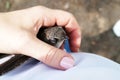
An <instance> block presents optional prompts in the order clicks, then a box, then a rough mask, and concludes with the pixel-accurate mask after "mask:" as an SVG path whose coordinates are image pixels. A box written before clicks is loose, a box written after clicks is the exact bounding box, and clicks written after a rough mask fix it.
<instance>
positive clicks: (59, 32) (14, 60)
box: [0, 25, 69, 75]
mask: <svg viewBox="0 0 120 80" xmlns="http://www.w3.org/2000/svg"><path fill="white" fill-rule="evenodd" d="M36 37H37V38H38V39H40V40H42V41H44V42H45V43H47V44H50V45H52V46H54V47H56V48H60V47H61V46H62V45H63V44H64V42H65V40H67V39H69V38H68V36H67V33H66V31H65V29H64V28H63V27H62V26H56V25H55V26H51V27H45V26H44V27H42V28H40V30H39V31H38V34H37V36H36ZM3 55H4V54H3ZM2 58H3V57H2ZM30 58H31V57H29V56H26V55H23V54H15V55H14V56H13V57H11V58H10V59H9V60H7V61H5V62H4V63H2V64H0V75H3V74H5V73H8V72H9V71H11V70H13V69H15V68H17V67H18V66H20V65H21V64H23V63H25V62H26V61H27V60H29V59H30Z"/></svg>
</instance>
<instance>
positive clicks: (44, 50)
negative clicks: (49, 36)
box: [20, 38, 74, 70]
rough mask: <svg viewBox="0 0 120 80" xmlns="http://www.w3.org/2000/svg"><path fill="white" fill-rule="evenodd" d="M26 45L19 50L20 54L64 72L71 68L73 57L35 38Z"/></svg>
mask: <svg viewBox="0 0 120 80" xmlns="http://www.w3.org/2000/svg"><path fill="white" fill-rule="evenodd" d="M28 43H29V44H28ZM28 43H26V44H25V47H24V46H23V47H22V48H21V50H20V51H21V53H24V54H26V55H28V56H31V57H33V58H35V59H37V60H40V61H42V62H43V63H45V64H47V65H49V66H51V67H54V68H57V69H63V70H64V69H68V68H71V67H73V65H74V60H73V57H72V56H71V55H69V54H67V53H66V52H64V51H62V50H60V49H57V48H55V47H53V46H50V45H48V44H46V43H44V42H42V41H40V40H38V39H37V38H32V39H30V40H29V41H28Z"/></svg>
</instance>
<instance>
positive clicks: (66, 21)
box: [54, 10, 81, 52]
mask: <svg viewBox="0 0 120 80" xmlns="http://www.w3.org/2000/svg"><path fill="white" fill-rule="evenodd" d="M54 15H55V16H54V17H55V19H56V23H57V25H60V26H63V27H65V30H66V31H67V34H68V36H69V38H70V39H69V40H70V48H71V50H72V51H75V52H76V51H78V50H79V47H80V44H81V31H80V26H79V25H78V23H77V21H76V20H75V18H74V17H73V15H71V14H70V13H67V12H64V11H60V10H56V12H55V13H54Z"/></svg>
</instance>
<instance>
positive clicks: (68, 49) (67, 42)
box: [64, 39, 71, 53]
mask: <svg viewBox="0 0 120 80" xmlns="http://www.w3.org/2000/svg"><path fill="white" fill-rule="evenodd" d="M64 48H65V49H66V51H67V52H68V53H70V52H71V50H70V46H69V41H68V39H67V40H65V45H64Z"/></svg>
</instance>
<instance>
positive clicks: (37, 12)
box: [0, 6, 81, 69]
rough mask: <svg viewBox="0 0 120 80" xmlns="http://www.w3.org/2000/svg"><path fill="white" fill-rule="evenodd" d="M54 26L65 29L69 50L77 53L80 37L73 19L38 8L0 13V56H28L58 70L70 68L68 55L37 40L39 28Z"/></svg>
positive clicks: (44, 8) (62, 12)
mask: <svg viewBox="0 0 120 80" xmlns="http://www.w3.org/2000/svg"><path fill="white" fill-rule="evenodd" d="M55 24H57V25H59V26H63V27H64V28H65V30H66V32H67V34H68V36H69V40H70V48H71V50H72V51H78V49H79V47H80V41H81V33H80V27H79V25H78V24H77V22H76V20H75V18H74V17H73V15H71V14H70V13H68V12H65V11H61V10H53V9H48V8H46V7H42V6H37V7H32V8H29V9H24V10H18V11H13V12H8V13H0V52H1V53H9V54H12V53H16V54H18V53H20V54H24V55H27V56H31V57H33V58H36V59H38V60H40V61H42V62H43V63H45V64H47V65H49V66H52V67H55V68H58V69H68V68H70V67H72V66H73V65H74V59H73V58H72V56H71V55H69V54H67V53H66V52H65V51H63V50H60V49H57V48H55V47H53V46H50V45H48V44H46V43H44V42H43V41H41V40H39V39H37V38H36V35H37V33H38V31H39V29H40V28H41V27H42V26H53V25H55Z"/></svg>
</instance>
